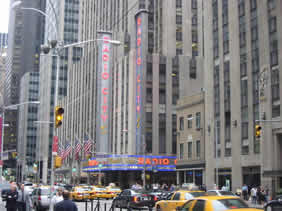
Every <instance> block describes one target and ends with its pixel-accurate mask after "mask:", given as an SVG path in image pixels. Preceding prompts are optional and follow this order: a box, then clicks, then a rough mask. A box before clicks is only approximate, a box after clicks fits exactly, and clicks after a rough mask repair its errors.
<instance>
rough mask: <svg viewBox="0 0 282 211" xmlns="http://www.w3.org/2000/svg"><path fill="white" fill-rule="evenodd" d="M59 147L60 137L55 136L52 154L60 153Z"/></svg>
mask: <svg viewBox="0 0 282 211" xmlns="http://www.w3.org/2000/svg"><path fill="white" fill-rule="evenodd" d="M58 145H59V138H58V136H54V138H53V145H52V152H55V153H57V152H58Z"/></svg>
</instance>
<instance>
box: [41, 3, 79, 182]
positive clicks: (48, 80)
mask: <svg viewBox="0 0 282 211" xmlns="http://www.w3.org/2000/svg"><path fill="white" fill-rule="evenodd" d="M79 5H80V1H79V0H74V1H67V0H62V1H55V0H50V1H48V2H47V4H46V14H47V18H46V27H45V43H47V42H48V41H50V40H57V41H58V46H59V45H60V47H62V46H64V45H66V44H70V43H75V42H77V41H78V29H79V28H78V23H79V13H80V11H79ZM70 52H71V53H70ZM78 52H79V50H78ZM57 53H59V55H58V54H57ZM76 54H77V51H76V50H74V51H71V50H70V49H68V48H63V49H61V50H60V52H54V51H51V52H50V54H46V55H42V56H41V62H40V108H39V120H41V121H45V122H47V123H45V124H44V123H43V124H42V125H41V126H40V127H41V130H40V131H39V134H38V136H39V137H40V141H41V144H40V146H41V150H40V157H41V159H42V163H43V174H42V180H43V182H45V183H47V180H48V178H49V176H50V174H49V173H50V171H48V169H50V167H51V153H52V152H51V149H52V140H53V134H54V133H53V132H54V124H53V122H54V110H55V106H56V105H55V104H54V102H55V79H56V71H59V78H58V80H59V82H58V84H59V87H58V96H57V97H58V98H57V99H60V98H62V97H63V96H66V95H67V83H68V80H67V76H68V69H69V68H70V67H71V66H72V62H75V61H76V59H77V56H76ZM59 58H60V60H59V61H58V59H59ZM57 62H60V64H59V69H58V70H57ZM46 90H47V91H46ZM58 102H59V101H58ZM48 122H49V123H48ZM48 172H49V173H48Z"/></svg>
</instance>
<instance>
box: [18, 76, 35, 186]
mask: <svg viewBox="0 0 282 211" xmlns="http://www.w3.org/2000/svg"><path fill="white" fill-rule="evenodd" d="M38 99H39V73H38V72H27V73H25V74H24V75H23V77H22V79H21V85H20V102H28V101H38ZM38 107H39V105H38V104H25V105H23V106H21V107H20V108H19V122H20V124H19V126H18V142H17V152H18V163H17V168H18V171H17V172H18V175H17V176H18V179H20V181H24V180H26V179H27V178H29V179H31V178H36V175H35V172H34V170H33V165H34V164H37V163H38V159H37V157H36V154H37V149H38V138H37V129H38V128H40V126H38V125H37V122H36V121H37V118H38V117H37V113H38Z"/></svg>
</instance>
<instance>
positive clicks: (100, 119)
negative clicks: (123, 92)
mask: <svg viewBox="0 0 282 211" xmlns="http://www.w3.org/2000/svg"><path fill="white" fill-rule="evenodd" d="M98 40H99V41H98V44H99V48H98V75H97V97H98V99H97V117H96V118H97V120H96V121H97V124H96V141H97V145H98V149H97V150H98V151H99V152H108V149H109V143H110V142H109V137H110V135H109V128H110V122H109V120H110V119H109V117H110V110H111V108H110V106H111V88H112V87H111V80H112V77H111V75H112V73H111V67H110V64H111V63H110V61H111V60H110V59H111V43H110V42H109V40H111V33H109V32H99V34H98Z"/></svg>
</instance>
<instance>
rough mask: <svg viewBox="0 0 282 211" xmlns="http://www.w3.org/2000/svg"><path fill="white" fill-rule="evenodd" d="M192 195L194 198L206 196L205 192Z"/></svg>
mask: <svg viewBox="0 0 282 211" xmlns="http://www.w3.org/2000/svg"><path fill="white" fill-rule="evenodd" d="M190 194H191V195H192V196H194V197H199V196H205V195H206V193H205V192H190Z"/></svg>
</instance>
